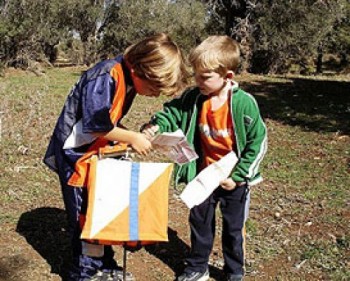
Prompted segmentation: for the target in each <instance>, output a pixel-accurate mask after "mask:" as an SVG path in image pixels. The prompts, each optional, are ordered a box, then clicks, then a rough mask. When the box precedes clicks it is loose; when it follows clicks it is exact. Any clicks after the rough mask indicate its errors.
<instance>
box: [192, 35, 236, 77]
mask: <svg viewBox="0 0 350 281" xmlns="http://www.w3.org/2000/svg"><path fill="white" fill-rule="evenodd" d="M189 61H190V63H191V65H192V67H193V69H194V70H195V71H201V70H202V71H203V70H209V71H214V72H217V73H219V74H221V75H225V74H226V73H227V71H229V70H232V71H233V72H236V71H237V68H238V65H239V63H240V49H239V44H238V43H237V42H236V41H235V40H233V39H232V38H231V37H229V36H225V35H213V36H209V37H208V38H207V39H205V40H204V41H203V42H202V43H201V44H199V45H198V46H197V47H196V48H194V49H193V50H192V51H191V53H190V56H189Z"/></svg>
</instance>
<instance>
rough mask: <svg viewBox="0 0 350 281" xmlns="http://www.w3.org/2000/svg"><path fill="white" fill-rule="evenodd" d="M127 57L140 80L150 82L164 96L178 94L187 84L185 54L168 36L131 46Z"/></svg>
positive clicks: (127, 51)
mask: <svg viewBox="0 0 350 281" xmlns="http://www.w3.org/2000/svg"><path fill="white" fill-rule="evenodd" d="M124 58H125V59H126V61H127V62H128V63H129V64H130V65H131V67H132V69H133V71H134V73H135V74H136V75H137V76H138V77H139V78H141V79H145V80H147V81H148V82H149V83H150V84H151V86H152V87H153V88H154V89H155V90H156V91H158V92H160V93H161V94H164V95H173V94H176V93H178V92H180V91H181V90H182V89H184V88H185V87H186V85H187V79H188V76H189V75H188V70H187V67H186V64H185V62H184V58H183V55H182V52H181V50H180V48H179V47H178V46H177V45H176V44H175V42H173V41H172V40H171V38H170V37H169V36H168V35H166V34H164V33H159V34H155V35H153V36H150V37H147V38H145V39H143V40H142V41H140V42H138V43H136V44H133V45H131V46H130V47H128V48H127V49H126V50H125V52H124Z"/></svg>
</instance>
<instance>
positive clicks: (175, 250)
mask: <svg viewBox="0 0 350 281" xmlns="http://www.w3.org/2000/svg"><path fill="white" fill-rule="evenodd" d="M168 236H169V242H167V243H159V244H154V245H149V246H146V247H145V250H146V251H147V252H148V253H149V254H151V255H153V256H155V257H156V258H158V259H159V260H161V261H162V262H163V263H164V264H166V265H167V266H168V267H169V268H171V269H172V271H173V272H174V273H175V275H176V276H179V275H180V274H182V272H183V270H184V269H185V264H184V260H185V258H186V257H187V255H188V253H189V250H190V247H189V246H188V245H187V244H186V243H185V242H184V241H183V240H182V239H180V238H179V237H178V235H177V231H175V230H173V229H171V228H168ZM209 271H210V276H211V278H213V279H214V280H218V281H219V280H223V274H222V271H221V270H219V269H218V268H216V267H213V266H209Z"/></svg>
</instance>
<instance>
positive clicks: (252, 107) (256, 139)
mask: <svg viewBox="0 0 350 281" xmlns="http://www.w3.org/2000/svg"><path fill="white" fill-rule="evenodd" d="M242 118H243V120H242V121H243V123H244V126H243V128H244V133H245V147H243V148H241V155H240V158H239V161H238V164H237V165H236V167H235V168H234V170H233V172H232V179H233V180H234V181H235V182H244V181H246V180H248V181H251V180H252V179H254V178H256V177H257V176H258V170H259V165H260V163H261V161H262V159H263V157H264V155H265V153H266V150H267V129H266V126H265V124H264V121H263V120H262V117H261V115H260V112H259V108H258V105H257V103H256V101H255V99H254V98H253V97H251V96H249V98H248V102H247V104H246V106H245V108H244V110H243V116H242Z"/></svg>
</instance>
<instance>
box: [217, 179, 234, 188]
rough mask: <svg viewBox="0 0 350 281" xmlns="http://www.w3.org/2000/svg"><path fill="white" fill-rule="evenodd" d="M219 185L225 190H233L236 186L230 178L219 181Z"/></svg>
mask: <svg viewBox="0 0 350 281" xmlns="http://www.w3.org/2000/svg"><path fill="white" fill-rule="evenodd" d="M220 186H221V187H222V188H223V189H225V190H233V189H235V188H236V186H237V184H236V183H235V182H234V181H233V180H232V179H231V178H228V179H225V180H222V181H221V182H220Z"/></svg>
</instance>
